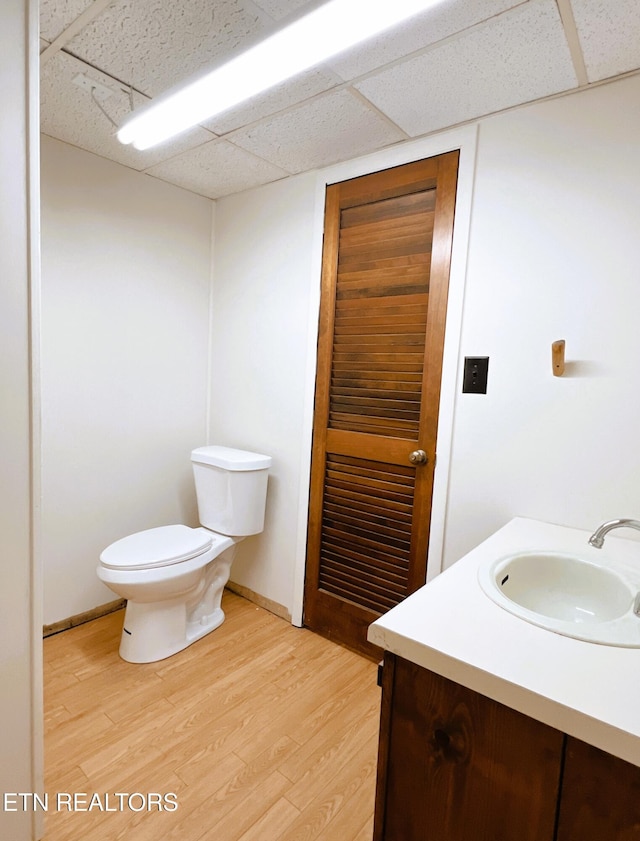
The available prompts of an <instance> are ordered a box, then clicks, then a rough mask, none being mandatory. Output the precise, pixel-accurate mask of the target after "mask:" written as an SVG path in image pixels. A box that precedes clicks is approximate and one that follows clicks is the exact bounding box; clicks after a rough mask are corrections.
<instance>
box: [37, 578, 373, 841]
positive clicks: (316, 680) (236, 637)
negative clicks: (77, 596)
mask: <svg viewBox="0 0 640 841" xmlns="http://www.w3.org/2000/svg"><path fill="white" fill-rule="evenodd" d="M223 607H224V610H225V613H226V621H225V622H224V623H223V625H222V626H221V627H220V628H218V629H217V630H216V631H215V632H213V633H212V634H209V635H208V636H207V637H204V638H203V639H202V640H199V641H198V642H197V643H195V644H194V645H192V646H190V647H189V648H188V649H185V651H183V652H180V653H179V654H177V655H174V656H173V657H171V658H168V659H167V660H164V661H160V662H158V663H150V664H143V665H134V664H130V663H125V662H124V661H122V660H121V659H120V658H119V656H118V645H119V637H120V632H121V627H122V611H121V612H119V613H113V614H110V615H108V616H104V617H100V619H96V620H93V621H92V622H89V623H87V624H85V625H81V626H77V627H75V628H71V629H70V630H68V631H64V632H62V633H60V634H57V635H54V636H51V637H48V638H47V639H46V640H45V642H44V649H45V708H46V709H45V717H46V728H47V729H46V735H45V784H46V790H47V792H49V793H50V797H51V798H54V797H55V793H56V792H71V793H74V792H79V793H83V792H85V793H88V796H89V797H90V796H91V793H94V792H97V793H99V794H100V796H101V797H103V798H104V797H105V795H107V794H110V795H111V796H113V794H114V793H115V792H124V793H135V792H140V793H149V792H152V793H153V792H155V793H157V794H158V796H160V795H162V794H163V793H167V792H173V793H175V795H176V796H177V798H178V809H177V810H176V811H174V812H169V811H158V810H157V809H155V810H154V809H150V810H146V809H145V810H141V811H135V810H132V809H130V808H128V807H125V808H124V809H122V810H117V811H100V810H98V809H93V810H91V811H84V812H83V811H76V812H70V811H65V810H64V809H63V810H61V811H59V812H57V811H56V810H50V811H49V812H48V813H47V814H46V815H45V838H44V841H84V839H86V838H91V841H119V839H125V838H126V839H127V841H129V839H132V841H158V839H160V838H162V839H163V841H165V839H167V841H307V839H308V841H369V839H370V838H371V836H372V821H373V799H374V787H375V773H374V768H375V758H376V750H377V726H378V725H377V719H378V715H379V703H380V696H379V689H378V688H377V686H376V682H375V677H376V675H375V672H376V666H375V664H373V663H371V662H370V661H369V660H366V659H364V658H361V657H360V656H359V655H357V654H354V653H353V652H350V651H347V650H346V649H343V648H341V647H339V646H337V645H335V644H334V643H331V642H330V641H328V640H326V639H324V638H322V637H319V636H317V635H315V634H312V633H311V632H309V631H307V630H304V629H299V628H294V627H293V626H291V625H290V624H288V623H287V622H286V621H285V620H283V619H281V618H279V617H277V616H274V615H273V614H271V613H268V612H267V611H266V610H264V609H263V608H259V607H256V606H255V605H253V604H251V603H250V602H248V601H246V600H245V599H243V598H241V597H240V596H238V595H236V594H233V593H229V592H225V595H224V598H223Z"/></svg>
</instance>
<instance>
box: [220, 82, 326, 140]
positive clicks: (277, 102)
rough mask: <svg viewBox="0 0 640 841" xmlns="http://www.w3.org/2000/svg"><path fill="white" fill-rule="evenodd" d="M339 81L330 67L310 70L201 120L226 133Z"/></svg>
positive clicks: (301, 100)
mask: <svg viewBox="0 0 640 841" xmlns="http://www.w3.org/2000/svg"><path fill="white" fill-rule="evenodd" d="M341 83H342V80H341V79H339V78H338V77H337V76H336V75H335V73H332V72H331V70H310V71H308V72H307V73H303V74H302V75H301V76H297V77H296V78H295V79H291V80H289V81H287V82H284V83H283V84H281V85H278V86H277V87H275V88H272V89H271V90H270V91H268V92H267V93H264V94H261V95H260V96H256V97H254V98H253V99H251V100H249V102H247V103H245V104H243V105H240V106H238V107H237V108H232V109H230V110H229V111H226V112H225V113H224V114H220V115H219V116H217V117H215V118H214V119H212V120H209V121H208V122H206V123H204V126H205V127H206V128H209V129H211V131H213V132H215V133H216V134H226V133H227V132H229V131H232V130H233V129H236V128H239V127H240V126H246V125H248V124H249V123H253V122H255V121H256V120H260V119H262V118H263V117H268V116H270V115H271V114H275V113H276V112H278V111H282V110H283V109H285V108H289V107H290V106H292V105H297V104H298V103H300V102H303V101H304V100H305V99H309V98H310V97H312V96H316V95H317V94H319V93H323V92H324V91H328V90H330V89H331V88H333V87H335V86H336V85H339V84H341Z"/></svg>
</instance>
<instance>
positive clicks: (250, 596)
mask: <svg viewBox="0 0 640 841" xmlns="http://www.w3.org/2000/svg"><path fill="white" fill-rule="evenodd" d="M227 589H228V590H231V592H232V593H236V595H238V596H242V598H243V599H247V601H250V602H253V604H257V605H258V607H263V608H264V609H265V610H268V611H269V613H273V614H275V615H276V616H279V617H280V618H281V619H286V620H287V622H291V613H290V611H288V610H287V608H286V607H285V606H284V605H282V604H279V603H278V602H274V601H273V600H272V599H267V598H266V597H265V596H261V595H260V593H255V592H254V591H253V590H250V589H249V588H248V587H243V586H242V584H236V583H235V582H234V581H229V582H228V583H227ZM126 604H127V602H126V600H125V599H116V601H114V602H109V603H108V604H101V605H98V607H94V608H92V609H91V610H86V611H85V612H84V613H78V614H76V615H75V616H70V617H69V618H68V619H61V620H60V621H59V622H54V623H53V624H51V625H44V626H43V628H42V636H43V637H51V636H53V635H54V634H59V633H61V631H68V630H69V628H75V627H76V626H77V625H84V623H85V622H91V620H92V619H99V618H100V617H101V616H107V614H109V613H114V612H115V611H116V610H121V609H122V608H123V607H125V605H126Z"/></svg>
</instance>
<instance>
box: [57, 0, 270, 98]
mask: <svg viewBox="0 0 640 841" xmlns="http://www.w3.org/2000/svg"><path fill="white" fill-rule="evenodd" d="M267 26H268V24H267V23H266V22H265V20H264V17H261V16H260V15H259V14H258V13H257V11H256V7H255V6H254V5H253V3H250V2H247V3H245V2H243V0H215V2H212V0H188V2H177V3H176V2H168V0H114V2H113V4H112V5H110V6H108V7H107V8H106V9H105V11H104V12H103V13H102V14H101V15H100V16H99V17H97V18H96V19H95V20H94V21H92V22H91V23H90V24H89V25H88V26H87V27H86V28H85V29H83V30H82V32H80V33H79V34H78V35H77V36H76V37H75V38H74V39H73V40H72V41H71V42H70V43H69V45H68V48H69V51H70V52H72V53H73V54H74V55H76V56H78V57H79V58H81V59H84V60H85V61H87V62H89V63H91V64H93V65H94V66H96V67H99V68H100V69H101V70H103V71H104V72H105V73H108V74H109V75H111V76H114V77H115V78H116V79H122V80H126V81H128V82H129V83H130V84H132V85H133V87H135V88H136V89H137V90H139V91H141V92H142V93H144V94H146V95H148V96H158V95H159V94H161V93H163V92H164V91H166V90H168V89H169V88H171V87H173V86H174V85H176V84H177V83H179V82H181V81H183V80H185V79H187V78H189V77H190V76H192V75H193V74H196V73H198V72H201V71H203V70H205V69H207V68H209V67H210V66H211V65H213V64H214V63H215V62H216V61H220V60H222V59H223V58H226V57H227V56H228V55H229V54H230V53H232V52H233V51H235V50H237V49H238V48H241V47H242V45H243V44H247V43H250V42H251V41H253V40H254V39H255V38H256V37H257V36H258V35H259V34H260V33H261V32H263V31H265V30H266V29H267Z"/></svg>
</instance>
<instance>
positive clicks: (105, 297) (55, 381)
mask: <svg viewBox="0 0 640 841" xmlns="http://www.w3.org/2000/svg"><path fill="white" fill-rule="evenodd" d="M212 211H213V203H212V202H210V201H209V200H208V199H203V198H200V197H198V196H195V195H193V194H190V193H187V192H186V191H184V190H181V189H178V188H177V187H172V186H170V185H168V184H164V183H162V182H160V181H157V180H154V179H151V178H149V177H147V176H144V175H141V174H138V173H135V172H132V171H131V170H129V169H126V168H125V167H122V166H120V165H118V164H115V163H112V162H110V161H106V160H104V159H102V158H98V157H96V156H95V155H92V154H89V153H87V152H83V151H80V150H78V149H75V148H73V147H71V146H68V145H66V144H64V143H60V142H59V141H56V140H52V139H50V138H47V137H44V138H43V142H42V451H43V460H42V483H43V500H42V546H43V558H44V568H45V583H44V591H45V616H44V621H45V623H47V624H48V623H53V622H57V621H59V620H61V619H65V618H67V617H69V616H73V615H75V614H78V613H82V612H84V611H86V610H90V609H91V608H93V607H95V606H97V605H100V604H104V603H106V602H109V601H112V600H114V599H116V598H117V596H116V595H115V594H113V593H112V592H111V591H110V590H108V589H107V588H106V587H105V586H104V585H102V584H101V583H100V582H99V581H98V579H97V577H96V573H95V568H96V564H97V560H98V556H99V554H100V552H101V550H102V549H103V548H104V547H105V546H107V545H108V544H109V543H111V542H112V541H113V540H116V539H118V538H120V537H123V536H125V535H127V534H130V533H131V532H133V531H138V530H140V529H145V528H152V527H154V526H159V525H165V524H168V523H172V522H184V523H189V524H192V525H196V524H197V516H196V511H195V496H194V492H193V486H192V481H191V466H190V462H189V453H190V450H191V449H192V448H193V447H195V446H199V445H202V444H204V443H206V432H207V430H206V415H207V380H208V368H207V364H208V363H207V360H208V341H209V335H208V332H209V298H210V278H211V235H212Z"/></svg>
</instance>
